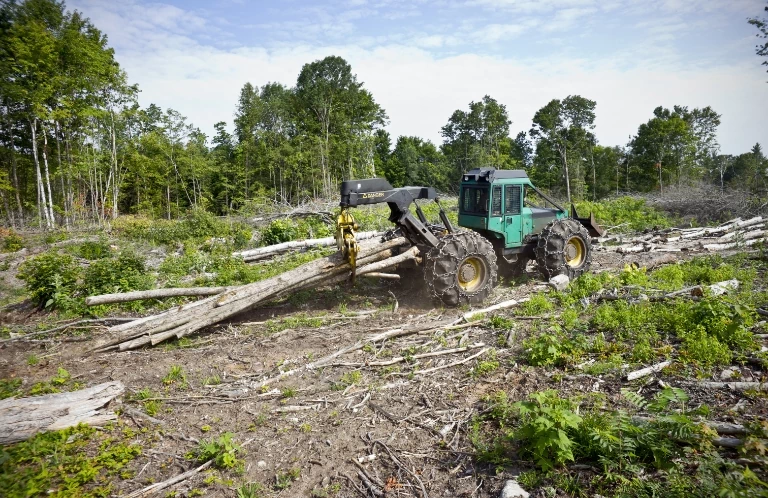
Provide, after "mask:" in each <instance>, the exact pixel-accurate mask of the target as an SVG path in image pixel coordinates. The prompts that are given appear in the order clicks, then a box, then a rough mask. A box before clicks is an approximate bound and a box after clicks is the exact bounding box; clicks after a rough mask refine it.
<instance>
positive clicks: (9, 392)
mask: <svg viewBox="0 0 768 498" xmlns="http://www.w3.org/2000/svg"><path fill="white" fill-rule="evenodd" d="M20 388H21V379H0V399H6V398H11V397H13V396H18V395H20V394H21V389H20Z"/></svg>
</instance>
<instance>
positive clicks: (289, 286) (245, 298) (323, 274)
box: [94, 237, 419, 352]
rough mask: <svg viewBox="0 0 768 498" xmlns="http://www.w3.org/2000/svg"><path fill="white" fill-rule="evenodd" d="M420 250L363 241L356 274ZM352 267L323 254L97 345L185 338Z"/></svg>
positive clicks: (401, 242) (399, 241)
mask: <svg viewBox="0 0 768 498" xmlns="http://www.w3.org/2000/svg"><path fill="white" fill-rule="evenodd" d="M418 257H419V250H418V249H417V248H416V247H415V246H414V247H411V246H410V243H409V242H408V241H407V240H406V239H405V238H402V237H400V238H396V239H393V240H389V241H386V242H381V241H379V240H378V239H374V240H368V241H364V242H362V243H360V253H359V254H358V258H357V271H356V274H357V275H365V274H369V273H378V272H381V271H382V270H385V269H387V268H392V267H394V266H396V265H398V264H401V263H404V262H406V261H409V260H418ZM351 270H352V268H351V267H350V265H349V263H348V262H347V261H346V260H344V259H343V258H342V256H341V255H340V254H339V253H336V254H333V255H331V256H328V257H324V258H320V259H317V260H315V261H311V262H309V263H306V264H304V265H301V266H299V267H298V268H295V269H293V270H290V271H287V272H285V273H282V274H280V275H277V276H275V277H272V278H270V279H267V280H262V281H259V282H254V283H252V284H248V285H243V286H240V287H236V288H232V289H227V290H225V291H224V292H221V293H218V294H216V295H213V296H211V297H207V298H205V299H202V300H200V301H197V302H194V303H188V304H185V305H182V306H179V307H177V308H173V309H171V310H168V311H165V312H163V313H160V314H157V315H153V316H149V317H145V318H141V319H138V320H135V321H133V322H128V323H124V324H120V325H117V326H114V327H111V328H110V329H109V335H110V336H111V338H110V339H108V340H106V341H104V342H102V343H100V344H99V345H97V346H96V347H95V348H94V351H99V352H101V351H109V350H119V351H126V350H130V349H136V348H139V347H142V346H147V345H153V346H154V345H156V344H159V343H161V342H163V341H166V340H169V339H174V338H182V337H184V336H186V335H189V334H192V333H194V332H197V331H199V330H201V329H203V328H205V327H208V326H210V325H213V324H216V323H219V322H221V321H223V320H226V319H228V318H230V317H232V316H235V315H237V314H239V313H242V312H244V311H247V310H249V309H252V308H254V307H256V306H258V305H259V304H261V303H264V302H265V301H269V300H272V299H276V298H280V297H283V296H285V295H287V294H290V293H293V292H296V291H299V290H304V289H310V288H315V287H318V286H321V285H330V284H334V283H338V282H343V281H345V280H347V279H349V277H350V275H351Z"/></svg>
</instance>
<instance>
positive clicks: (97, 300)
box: [85, 287, 232, 306]
mask: <svg viewBox="0 0 768 498" xmlns="http://www.w3.org/2000/svg"><path fill="white" fill-rule="evenodd" d="M230 289H232V287H175V288H172V289H152V290H145V291H133V292H123V293H117V294H101V295H99V296H88V297H86V298H85V305H86V306H98V305H100V304H115V303H127V302H130V301H141V300H142V299H162V298H166V297H179V296H215V295H216V294H221V293H222V292H227V291H228V290H230Z"/></svg>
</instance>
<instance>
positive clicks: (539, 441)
mask: <svg viewBox="0 0 768 498" xmlns="http://www.w3.org/2000/svg"><path fill="white" fill-rule="evenodd" d="M514 406H515V408H517V410H518V411H519V413H520V419H521V421H522V425H521V427H520V428H519V429H517V430H516V431H514V437H515V439H518V440H519V441H520V442H521V451H522V452H523V453H529V454H531V456H532V457H533V459H534V461H535V462H536V464H537V465H538V466H539V467H540V468H542V469H543V470H548V469H551V468H553V467H554V466H556V465H561V464H563V463H565V462H566V461H572V460H573V459H574V458H573V441H572V440H571V438H570V437H568V431H569V430H572V429H576V428H578V427H579V424H580V423H581V420H582V419H581V417H580V416H579V415H578V414H577V413H576V412H575V410H576V405H575V403H574V402H573V401H571V400H569V399H563V398H561V397H560V396H559V395H558V393H557V391H553V390H549V391H544V392H539V393H533V394H531V395H530V396H529V398H528V401H521V402H518V403H516V404H515V405H514Z"/></svg>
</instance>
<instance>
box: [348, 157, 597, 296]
mask: <svg viewBox="0 0 768 498" xmlns="http://www.w3.org/2000/svg"><path fill="white" fill-rule="evenodd" d="M529 194H530V195H529ZM533 197H539V198H541V199H543V200H544V201H548V202H549V203H551V204H552V205H553V206H554V207H555V209H548V208H543V207H539V206H536V205H534V204H533V201H532V200H531V199H532V198H533ZM421 199H429V200H434V201H435V202H436V203H437V204H438V206H439V208H440V209H439V216H440V221H441V224H433V223H429V222H428V221H427V218H426V216H424V212H423V211H422V209H421V207H420V206H419V204H418V202H416V201H417V200H421ZM381 203H387V205H388V206H389V209H390V215H389V221H391V222H392V223H394V224H395V225H396V228H395V230H396V231H397V233H398V234H400V235H402V236H403V237H405V238H406V239H408V241H409V242H410V243H411V244H412V245H413V246H416V248H417V250H418V251H419V253H420V254H421V258H420V260H419V262H420V263H421V264H422V265H423V267H424V268H423V270H424V280H425V281H426V284H427V288H428V289H429V291H430V293H431V295H432V297H434V298H435V299H437V300H439V301H441V302H442V303H443V304H445V305H447V306H460V305H464V304H478V303H481V302H482V301H483V300H484V299H485V298H487V297H488V296H489V295H490V294H491V291H492V290H493V287H494V286H495V285H496V284H497V282H498V268H497V261H499V260H501V261H500V263H501V265H502V269H503V270H504V272H503V273H504V274H505V275H514V274H521V273H522V272H524V270H525V263H526V262H527V261H528V259H533V258H536V260H537V262H538V263H539V267H540V269H541V272H542V274H543V275H544V276H545V277H547V278H551V277H552V276H554V275H557V274H560V273H565V274H567V275H568V276H569V277H570V278H575V277H577V276H578V275H580V274H581V273H583V272H584V271H587V270H588V269H589V263H590V260H591V245H590V241H591V239H590V237H589V236H590V234H591V235H594V236H599V235H601V234H602V229H601V228H600V227H599V225H597V223H596V222H595V219H594V217H593V216H590V217H589V218H578V217H577V215H576V211H575V209H573V207H572V213H571V214H572V218H568V212H567V211H565V210H564V209H562V208H561V207H560V206H558V205H557V204H556V203H555V202H554V201H552V200H551V199H550V198H549V197H547V196H546V195H544V194H543V193H541V192H540V191H538V190H537V189H536V187H534V186H533V184H532V183H531V182H530V180H529V179H528V176H527V174H526V173H525V171H522V170H496V169H494V168H480V169H473V170H471V171H469V172H467V173H465V174H464V175H463V178H462V182H461V193H460V197H459V225H460V226H461V227H464V228H468V229H470V230H471V231H458V230H456V229H454V227H453V226H452V225H451V222H450V221H449V220H448V216H447V215H446V214H445V211H443V208H442V207H441V206H440V202H439V200H438V198H437V193H436V192H435V189H434V188H432V187H401V188H393V187H392V186H391V185H390V184H389V182H387V181H386V180H384V179H380V178H369V179H365V180H349V181H345V182H343V183H342V185H341V203H340V206H341V213H340V214H339V217H338V222H337V224H336V241H337V244H338V246H339V250H340V251H341V253H342V254H343V255H344V257H345V258H346V259H347V260H348V262H349V264H350V266H351V267H352V268H353V274H352V276H353V279H354V268H355V261H356V257H357V251H358V249H357V247H358V246H357V243H356V241H355V231H356V230H357V228H358V226H357V223H356V222H355V220H354V217H353V216H352V214H351V212H350V209H349V208H351V207H355V206H360V205H365V204H381ZM411 205H413V206H414V210H415V212H416V216H414V215H413V214H412V213H411V211H410V206H411Z"/></svg>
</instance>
